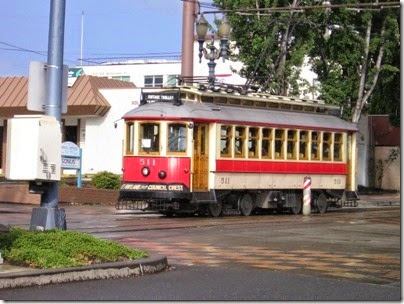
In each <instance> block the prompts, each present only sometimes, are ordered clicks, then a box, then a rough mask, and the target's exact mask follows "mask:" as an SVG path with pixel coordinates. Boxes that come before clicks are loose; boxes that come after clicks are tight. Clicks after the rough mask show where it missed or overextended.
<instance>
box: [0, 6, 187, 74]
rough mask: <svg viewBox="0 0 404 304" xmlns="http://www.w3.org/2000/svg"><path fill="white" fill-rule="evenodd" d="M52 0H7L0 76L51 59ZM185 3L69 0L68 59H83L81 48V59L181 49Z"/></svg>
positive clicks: (0, 24) (0, 13)
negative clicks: (48, 52)
mask: <svg viewBox="0 0 404 304" xmlns="http://www.w3.org/2000/svg"><path fill="white" fill-rule="evenodd" d="M50 3H51V0H5V1H3V3H2V9H1V10H0V28H1V34H0V77H7V76H28V67H29V63H30V62H31V61H41V62H46V61H47V55H46V53H47V50H48V35H49V15H50ZM182 7H183V2H182V1H181V0H66V11H65V30H64V55H63V57H64V64H66V65H68V66H69V67H75V66H77V65H80V58H81V53H82V54H83V56H82V58H83V59H84V60H83V64H85V63H86V61H85V60H91V61H94V60H95V61H96V62H103V61H110V60H107V59H99V58H102V57H104V58H106V57H109V58H111V57H115V58H118V57H120V56H122V57H128V56H130V57H139V56H140V55H143V54H151V53H167V54H168V53H170V54H171V53H173V54H176V55H180V53H181V43H182V38H181V35H182ZM82 20H83V22H82ZM82 30H83V43H81V33H82ZM143 57H148V56H143ZM115 61H116V60H115Z"/></svg>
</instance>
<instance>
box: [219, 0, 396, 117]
mask: <svg viewBox="0 0 404 304" xmlns="http://www.w3.org/2000/svg"><path fill="white" fill-rule="evenodd" d="M214 2H215V4H216V6H218V7H219V8H221V9H223V10H232V12H233V13H230V14H228V18H229V20H230V22H231V24H232V28H233V30H232V39H233V40H234V41H236V45H237V48H238V51H239V53H238V54H237V60H239V61H241V62H243V63H244V65H245V68H243V69H242V70H241V73H240V74H241V76H243V77H246V78H248V79H249V80H248V81H247V84H257V85H259V86H260V87H261V89H262V90H267V91H270V92H271V93H274V94H280V95H287V94H289V95H298V94H300V93H301V89H302V88H301V86H300V85H299V81H301V77H300V68H301V66H302V63H303V60H304V59H305V58H307V57H308V58H310V63H311V65H312V69H313V71H314V72H315V73H317V75H318V81H319V83H320V86H319V88H318V89H319V90H320V93H321V96H320V98H322V99H324V100H325V101H326V102H327V103H330V104H335V105H339V106H342V107H343V108H344V117H345V118H346V119H349V120H351V121H352V122H353V123H358V121H359V118H360V116H361V113H362V112H363V111H367V110H376V111H377V110H382V109H383V110H387V111H389V113H391V114H392V115H391V117H393V118H395V121H396V123H397V121H398V123H399V115H397V113H399V102H400V99H399V91H398V88H399V80H400V78H399V66H400V65H399V57H397V56H399V51H398V50H399V49H400V32H399V21H400V12H399V8H397V7H391V6H385V7H376V9H375V8H373V7H372V8H369V7H366V6H360V7H359V6H358V7H357V8H352V6H353V5H354V4H357V3H358V1H355V0H334V1H332V2H329V1H321V0H317V1H316V0H306V1H304V0H291V1H287V0H214ZM359 3H360V4H364V3H366V1H360V2H359ZM330 4H332V6H331V8H329V7H330ZM373 4H374V3H373ZM321 5H324V8H321ZM336 6H337V7H336ZM280 7H284V8H285V12H280V11H279V10H277V11H276V12H274V11H272V12H271V13H263V12H262V11H261V10H260V11H258V9H261V8H280ZM291 7H296V8H297V9H296V10H289V8H291ZM304 7H311V8H310V9H303V10H301V11H299V10H298V9H299V8H304ZM247 8H248V9H254V8H255V9H257V10H256V11H255V12H253V11H251V10H248V12H246V9H247ZM236 11H237V12H238V13H237V14H236V13H234V12H236ZM397 52H398V53H397ZM381 75H382V76H383V79H380V78H381V77H380V76H381ZM387 87H390V88H391V89H392V90H391V91H389V93H390V94H389V95H384V94H383V91H384V90H385V89H386V88H387ZM373 94H374V95H373ZM386 96H388V98H389V100H388V102H387V103H388V104H389V105H390V106H389V107H388V108H386V107H381V105H385V104H386ZM373 104H377V106H376V107H371V106H370V105H373Z"/></svg>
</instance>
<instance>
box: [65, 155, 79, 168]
mask: <svg viewBox="0 0 404 304" xmlns="http://www.w3.org/2000/svg"><path fill="white" fill-rule="evenodd" d="M62 168H63V169H76V170H79V169H80V158H71V157H62Z"/></svg>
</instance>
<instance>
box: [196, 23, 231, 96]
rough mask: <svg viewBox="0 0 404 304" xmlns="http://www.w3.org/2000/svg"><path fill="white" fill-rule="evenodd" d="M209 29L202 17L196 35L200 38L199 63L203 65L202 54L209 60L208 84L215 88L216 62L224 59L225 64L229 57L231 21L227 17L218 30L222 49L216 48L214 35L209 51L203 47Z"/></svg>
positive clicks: (208, 46) (208, 47) (197, 25)
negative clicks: (228, 43)
mask: <svg viewBox="0 0 404 304" xmlns="http://www.w3.org/2000/svg"><path fill="white" fill-rule="evenodd" d="M208 28H209V23H208V22H207V21H206V19H205V18H204V17H203V15H201V17H200V18H199V20H198V21H197V22H196V34H197V36H198V43H199V63H201V61H202V54H203V56H204V57H205V59H207V60H209V62H208V67H209V77H208V82H209V88H213V87H214V85H215V67H216V63H215V60H216V59H219V58H220V57H222V58H223V62H224V61H225V59H226V57H227V41H228V40H229V34H230V30H231V27H230V23H229V20H228V19H227V17H226V15H225V16H224V17H223V19H222V21H221V23H220V25H219V27H218V30H217V34H218V36H219V37H220V49H218V48H216V47H215V45H214V35H212V40H211V42H210V43H209V44H208V45H207V49H206V48H204V47H203V44H204V42H205V37H206V34H207V32H208ZM208 50H209V52H208Z"/></svg>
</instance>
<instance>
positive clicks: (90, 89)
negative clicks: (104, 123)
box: [0, 75, 136, 117]
mask: <svg viewBox="0 0 404 304" xmlns="http://www.w3.org/2000/svg"><path fill="white" fill-rule="evenodd" d="M134 88H136V86H135V85H134V84H133V83H132V82H125V81H119V80H114V79H109V78H105V77H96V76H89V75H82V76H80V77H78V78H77V80H76V81H75V83H74V84H73V86H72V87H70V88H68V100H67V113H65V114H63V115H64V116H73V115H87V116H90V115H91V116H92V115H96V116H103V115H105V113H107V112H108V110H109V109H110V108H111V105H110V104H109V103H108V101H107V100H106V99H105V98H104V96H103V95H102V94H101V93H100V89H134ZM27 100H28V78H27V77H0V117H13V116H14V115H27V114H34V113H38V112H36V111H29V110H28V109H27Z"/></svg>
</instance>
